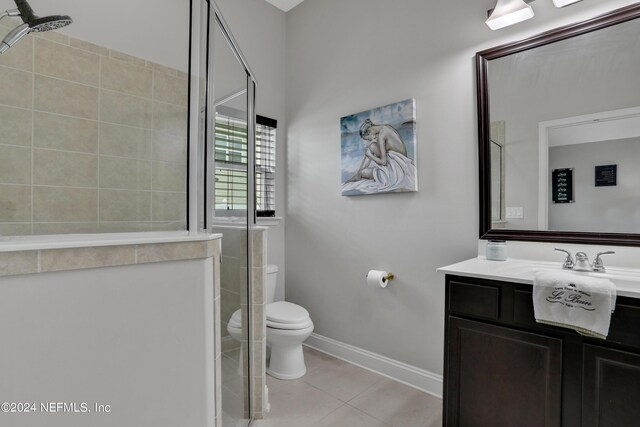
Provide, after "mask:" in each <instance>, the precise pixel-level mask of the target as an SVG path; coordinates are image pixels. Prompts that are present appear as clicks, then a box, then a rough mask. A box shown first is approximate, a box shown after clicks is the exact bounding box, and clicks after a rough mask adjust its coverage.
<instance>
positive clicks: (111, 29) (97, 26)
mask: <svg viewBox="0 0 640 427" xmlns="http://www.w3.org/2000/svg"><path fill="white" fill-rule="evenodd" d="M5 3H6V4H7V5H6V7H11V6H9V4H10V3H13V2H5ZM29 3H30V4H31V6H32V7H33V9H34V10H35V13H36V15H39V16H48V15H70V16H71V18H73V20H74V22H73V25H70V26H68V27H65V28H64V29H62V31H61V32H62V33H64V34H68V35H70V36H72V37H77V38H79V39H82V40H86V41H88V42H91V43H95V44H98V45H101V46H105V47H108V48H110V49H115V50H119V51H122V52H126V53H128V54H130V55H134V56H139V57H142V58H145V59H148V60H150V61H154V62H158V63H160V64H162V65H166V66H168V67H173V68H177V69H179V70H181V71H187V68H188V58H189V49H188V47H189V2H188V1H184V0H136V1H129V0H109V1H102V0H83V1H77V0H56V1H50V0H30V1H29Z"/></svg>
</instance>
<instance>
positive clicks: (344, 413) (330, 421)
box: [313, 404, 389, 427]
mask: <svg viewBox="0 0 640 427" xmlns="http://www.w3.org/2000/svg"><path fill="white" fill-rule="evenodd" d="M313 427H389V424H386V423H384V422H382V421H380V420H376V419H375V418H373V417H371V416H369V415H367V414H365V413H364V412H362V411H359V410H358V409H356V408H353V407H351V406H349V405H347V404H345V405H343V406H342V407H340V408H338V409H337V410H336V411H334V412H332V413H330V414H329V415H327V416H326V417H324V418H323V419H322V420H320V421H319V422H318V423H316V424H314V425H313Z"/></svg>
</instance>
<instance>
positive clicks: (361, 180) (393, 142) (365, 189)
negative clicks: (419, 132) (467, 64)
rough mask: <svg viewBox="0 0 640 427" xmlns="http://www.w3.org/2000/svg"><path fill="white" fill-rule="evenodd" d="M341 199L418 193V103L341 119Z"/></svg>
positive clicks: (399, 105) (404, 104) (408, 102)
mask: <svg viewBox="0 0 640 427" xmlns="http://www.w3.org/2000/svg"><path fill="white" fill-rule="evenodd" d="M340 128H341V134H342V195H343V196H360V195H366V194H382V193H401V192H408V191H418V170H417V166H416V158H417V156H416V143H417V141H416V101H415V99H407V100H405V101H401V102H397V103H395V104H390V105H386V106H384V107H379V108H374V109H372V110H369V111H364V112H362V113H358V114H352V115H350V116H346V117H343V118H342V119H340Z"/></svg>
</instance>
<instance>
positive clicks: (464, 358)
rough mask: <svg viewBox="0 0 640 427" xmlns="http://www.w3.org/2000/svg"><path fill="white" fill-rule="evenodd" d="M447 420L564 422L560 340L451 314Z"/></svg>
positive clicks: (472, 424) (495, 425) (463, 424)
mask: <svg viewBox="0 0 640 427" xmlns="http://www.w3.org/2000/svg"><path fill="white" fill-rule="evenodd" d="M448 323H449V328H448V337H447V338H448V341H447V342H448V344H447V372H446V374H447V379H446V386H445V387H446V389H445V405H446V409H445V413H446V415H445V416H446V422H445V425H447V426H460V427H476V426H477V427H487V426H491V427H502V426H504V427H513V426H518V427H554V426H559V425H560V418H561V399H562V396H561V389H562V385H561V384H562V341H561V340H559V339H557V338H551V337H547V336H543V335H538V334H532V333H527V332H521V331H517V330H513V329H509V328H503V327H499V326H493V325H489V324H486V323H480V322H473V321H470V320H464V319H459V318H456V317H449V322H448Z"/></svg>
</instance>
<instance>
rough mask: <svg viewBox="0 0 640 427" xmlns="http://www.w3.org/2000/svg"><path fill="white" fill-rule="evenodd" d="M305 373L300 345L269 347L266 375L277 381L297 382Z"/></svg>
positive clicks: (305, 367)
mask: <svg viewBox="0 0 640 427" xmlns="http://www.w3.org/2000/svg"><path fill="white" fill-rule="evenodd" d="M306 373H307V366H306V365H305V364H304V353H303V351H302V344H297V345H279V346H278V345H273V344H272V345H271V360H270V363H269V367H268V368H267V374H269V375H271V376H272V377H274V378H277V379H279V380H297V379H298V378H302V377H303V376H304V375H305V374H306Z"/></svg>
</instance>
